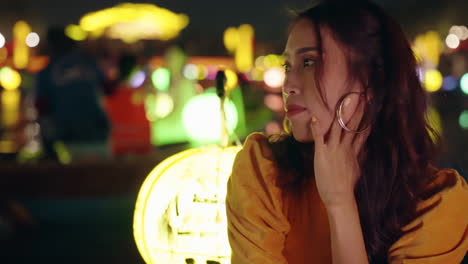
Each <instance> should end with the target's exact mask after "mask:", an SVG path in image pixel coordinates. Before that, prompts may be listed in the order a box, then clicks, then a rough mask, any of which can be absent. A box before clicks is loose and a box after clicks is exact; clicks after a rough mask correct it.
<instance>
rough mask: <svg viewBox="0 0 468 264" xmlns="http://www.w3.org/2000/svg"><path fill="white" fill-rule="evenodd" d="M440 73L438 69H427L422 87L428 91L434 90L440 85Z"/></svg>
mask: <svg viewBox="0 0 468 264" xmlns="http://www.w3.org/2000/svg"><path fill="white" fill-rule="evenodd" d="M442 81H443V78H442V74H441V73H440V72H439V71H438V70H428V71H426V73H425V74H424V87H425V88H426V90H427V91H428V92H436V91H438V90H439V89H440V88H441V87H442Z"/></svg>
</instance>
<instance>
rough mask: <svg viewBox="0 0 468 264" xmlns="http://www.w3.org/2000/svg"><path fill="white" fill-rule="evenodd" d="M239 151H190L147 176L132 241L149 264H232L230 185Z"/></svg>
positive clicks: (233, 149)
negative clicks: (228, 211)
mask: <svg viewBox="0 0 468 264" xmlns="http://www.w3.org/2000/svg"><path fill="white" fill-rule="evenodd" d="M240 148H241V147H227V148H221V147H218V146H210V147H205V148H196V149H189V150H186V151H183V152H180V153H178V154H176V155H173V156H171V157H169V158H167V159H166V160H164V161H163V162H161V163H160V164H159V165H158V166H156V168H154V170H153V171H152V172H151V173H150V174H149V175H148V177H147V178H146V180H145V181H144V183H143V185H142V187H141V189H140V193H139V194H138V198H137V202H136V206H135V214H134V237H135V241H136V244H137V247H138V249H139V251H140V253H141V255H142V256H143V258H144V260H145V262H146V263H148V264H150V263H152V264H159V263H162V264H171V263H174V264H175V263H207V261H215V262H218V263H222V264H228V263H230V255H231V250H230V247H229V242H228V237H227V219H226V212H225V196H226V184H227V180H228V178H229V176H230V174H231V169H232V164H233V162H234V158H235V156H236V154H237V152H238V151H239V150H240Z"/></svg>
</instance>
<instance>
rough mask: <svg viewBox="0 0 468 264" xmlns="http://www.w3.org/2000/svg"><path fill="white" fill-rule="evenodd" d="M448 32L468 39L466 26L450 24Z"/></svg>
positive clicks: (462, 38) (461, 38)
mask: <svg viewBox="0 0 468 264" xmlns="http://www.w3.org/2000/svg"><path fill="white" fill-rule="evenodd" d="M449 33H450V34H454V35H455V36H457V37H458V38H459V39H460V40H466V39H468V28H467V27H466V26H452V27H451V28H450V30H449Z"/></svg>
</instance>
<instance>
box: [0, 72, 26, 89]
mask: <svg viewBox="0 0 468 264" xmlns="http://www.w3.org/2000/svg"><path fill="white" fill-rule="evenodd" d="M0 85H2V86H3V88H5V90H15V89H17V88H18V87H19V86H20V85H21V75H20V74H19V72H17V71H15V70H13V69H12V68H10V67H3V68H2V69H1V70H0Z"/></svg>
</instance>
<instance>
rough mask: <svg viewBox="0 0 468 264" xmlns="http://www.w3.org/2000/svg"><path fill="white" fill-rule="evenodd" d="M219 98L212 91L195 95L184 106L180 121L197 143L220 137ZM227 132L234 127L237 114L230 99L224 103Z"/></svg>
mask: <svg viewBox="0 0 468 264" xmlns="http://www.w3.org/2000/svg"><path fill="white" fill-rule="evenodd" d="M220 103H221V102H220V99H219V98H218V96H217V95H216V94H214V93H213V92H208V93H204V94H202V95H198V96H195V97H194V98H192V99H191V100H190V101H189V102H188V103H187V105H186V106H185V108H184V110H183V113H182V120H183V121H182V122H183V126H184V129H185V131H186V133H187V135H188V137H189V138H190V139H191V140H193V141H195V142H199V143H215V142H217V141H219V140H220V138H221V112H220ZM224 108H225V111H226V119H227V128H228V132H229V133H232V131H233V130H234V129H235V128H236V126H237V122H238V115H237V110H236V106H235V105H234V103H232V101H230V100H226V101H225V103H224Z"/></svg>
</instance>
